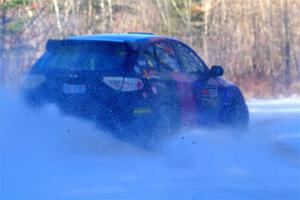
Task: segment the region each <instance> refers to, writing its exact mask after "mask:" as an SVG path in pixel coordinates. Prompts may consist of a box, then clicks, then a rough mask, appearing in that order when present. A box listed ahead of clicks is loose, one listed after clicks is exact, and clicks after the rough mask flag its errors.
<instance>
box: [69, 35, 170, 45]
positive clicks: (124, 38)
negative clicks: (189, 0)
mask: <svg viewBox="0 0 300 200" xmlns="http://www.w3.org/2000/svg"><path fill="white" fill-rule="evenodd" d="M159 39H173V38H170V37H167V36H160V35H154V34H150V33H120V34H118V33H106V34H94V35H79V36H71V37H68V38H66V40H91V41H111V42H137V43H139V42H147V41H150V40H159Z"/></svg>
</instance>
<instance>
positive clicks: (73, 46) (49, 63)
mask: <svg viewBox="0 0 300 200" xmlns="http://www.w3.org/2000/svg"><path fill="white" fill-rule="evenodd" d="M127 55H128V48H127V46H126V45H125V44H124V43H120V42H103V43H102V42H100V43H99V42H97V44H96V43H92V42H78V43H77V42H71V43H70V44H68V43H64V44H63V45H62V44H59V43H57V44H56V45H55V47H53V46H52V47H51V48H50V49H48V51H47V52H46V53H45V54H44V55H43V56H42V57H41V58H40V60H39V61H38V62H37V63H36V66H34V67H36V68H38V69H62V70H87V71H107V70H117V69H120V68H121V67H122V66H123V65H124V63H125V60H126V58H127Z"/></svg>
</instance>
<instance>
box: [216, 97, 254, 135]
mask: <svg viewBox="0 0 300 200" xmlns="http://www.w3.org/2000/svg"><path fill="white" fill-rule="evenodd" d="M220 117H221V120H220V121H221V123H222V124H224V125H226V126H230V127H233V128H238V129H245V130H246V129H247V128H248V123H249V111H248V107H247V105H246V103H245V100H244V97H243V96H242V94H238V95H237V96H236V97H235V98H233V99H232V100H231V103H230V104H229V105H227V106H226V107H225V108H223V109H222V110H221V113H220Z"/></svg>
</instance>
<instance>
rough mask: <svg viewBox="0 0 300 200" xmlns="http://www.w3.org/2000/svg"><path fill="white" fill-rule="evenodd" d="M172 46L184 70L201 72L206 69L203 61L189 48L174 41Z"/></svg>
mask: <svg viewBox="0 0 300 200" xmlns="http://www.w3.org/2000/svg"><path fill="white" fill-rule="evenodd" d="M174 46H175V48H176V51H177V54H178V56H179V58H180V60H181V62H182V65H183V70H184V71H185V72H188V73H202V72H205V71H207V68H206V65H205V64H204V62H203V61H202V60H201V59H200V58H199V57H198V56H197V55H196V54H195V53H194V52H193V51H192V50H191V49H190V48H188V47H187V46H185V45H183V44H181V43H178V42H175V43H174Z"/></svg>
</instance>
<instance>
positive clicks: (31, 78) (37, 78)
mask: <svg viewBox="0 0 300 200" xmlns="http://www.w3.org/2000/svg"><path fill="white" fill-rule="evenodd" d="M45 80H46V78H45V76H43V75H38V74H30V75H27V76H26V77H25V78H24V81H23V87H24V88H25V89H34V88H36V87H38V86H39V85H41V84H42V83H44V82H45Z"/></svg>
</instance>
